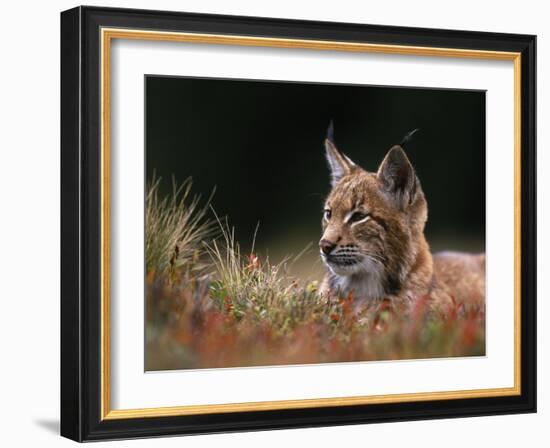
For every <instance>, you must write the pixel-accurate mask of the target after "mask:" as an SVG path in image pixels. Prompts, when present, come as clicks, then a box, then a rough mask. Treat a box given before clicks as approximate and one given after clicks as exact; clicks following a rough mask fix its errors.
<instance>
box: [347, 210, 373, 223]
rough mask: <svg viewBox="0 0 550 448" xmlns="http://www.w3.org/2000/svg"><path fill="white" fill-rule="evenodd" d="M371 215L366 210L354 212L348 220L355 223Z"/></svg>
mask: <svg viewBox="0 0 550 448" xmlns="http://www.w3.org/2000/svg"><path fill="white" fill-rule="evenodd" d="M368 217H369V214H368V213H365V212H353V213H352V214H351V215H350V217H349V218H348V222H349V223H350V224H353V223H354V222H359V221H364V220H366V219H367V218H368Z"/></svg>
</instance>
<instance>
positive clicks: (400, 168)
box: [376, 146, 417, 209]
mask: <svg viewBox="0 0 550 448" xmlns="http://www.w3.org/2000/svg"><path fill="white" fill-rule="evenodd" d="M376 175H377V177H378V180H379V181H380V183H381V184H382V188H383V189H384V190H385V191H386V192H387V193H389V194H390V195H391V196H392V197H393V198H394V200H395V202H396V205H397V207H398V208H400V209H405V208H406V207H407V206H409V205H410V204H412V202H413V201H414V199H415V197H416V189H417V179H416V173H415V171H414V168H413V166H412V164H411V162H410V161H409V159H408V157H407V155H406V154H405V151H403V148H401V146H394V147H393V148H391V149H390V150H389V151H388V153H387V154H386V157H384V160H383V161H382V163H381V164H380V167H379V168H378V173H377V174H376Z"/></svg>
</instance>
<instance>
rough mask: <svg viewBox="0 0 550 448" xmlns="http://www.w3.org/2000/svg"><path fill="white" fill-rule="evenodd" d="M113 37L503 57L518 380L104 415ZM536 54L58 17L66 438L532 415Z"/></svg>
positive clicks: (421, 34) (296, 29)
mask: <svg viewBox="0 0 550 448" xmlns="http://www.w3.org/2000/svg"><path fill="white" fill-rule="evenodd" d="M117 40H132V41H150V42H160V41H167V42H172V43H177V42H185V43H186V44H196V45H213V46H217V47H219V48H225V47H224V46H237V47H242V48H253V49H255V51H256V52H259V53H261V52H262V49H267V48H278V49H285V50H287V51H296V50H312V51H316V52H321V53H322V52H335V53H338V52H341V53H346V54H380V55H402V56H411V57H424V58H430V57H433V58H438V57H439V58H450V59H452V60H454V59H457V60H468V61H469V60H475V61H479V60H484V61H485V60H488V61H508V62H509V63H511V64H512V65H513V83H512V84H511V85H510V92H509V93H510V95H511V96H513V98H514V100H513V104H514V106H513V107H514V119H513V123H514V126H513V127H514V129H513V130H512V129H509V130H508V131H509V132H511V133H512V134H513V139H514V143H513V148H514V161H513V167H514V176H513V177H514V178H513V188H514V198H513V207H514V208H513V209H514V217H513V221H514V222H513V239H514V241H513V243H512V242H509V243H510V244H513V248H514V249H513V253H514V261H513V262H514V279H513V280H514V291H513V292H511V294H512V296H513V304H514V310H513V332H514V334H513V336H511V339H512V340H513V366H511V368H512V369H513V386H511V387H495V388H484V387H481V388H478V389H471V390H452V391H449V390H447V391H445V390H443V391H437V392H414V391H410V392H405V393H397V394H379V395H368V396H340V397H328V398H327V397H323V396H319V397H314V398H309V399H296V400H288V399H285V400H270V401H252V402H251V401H242V402H230V403H220V404H203V405H186V404H185V403H181V405H177V406H173V405H172V406H165V407H164V406H163V407H144V408H131V409H113V407H112V406H111V395H112V393H113V384H112V376H111V373H112V372H111V359H112V356H114V354H113V353H114V350H113V351H111V350H112V345H111V331H112V326H111V320H110V319H111V316H112V309H113V308H112V307H113V303H112V302H111V300H110V299H111V296H110V291H111V286H112V284H113V283H114V282H116V280H117V279H116V278H115V277H113V275H114V274H113V273H112V272H111V270H110V262H111V256H110V252H111V245H112V244H115V242H116V241H115V239H116V238H117V235H113V234H111V232H110V230H111V229H110V222H111V213H112V210H113V207H114V206H115V205H116V204H114V202H113V201H112V200H111V196H110V193H111V190H110V187H111V184H112V181H113V178H112V176H113V172H112V171H111V168H112V166H111V161H112V158H111V156H112V153H111V139H112V135H113V134H114V130H113V129H112V128H111V114H112V110H111V99H112V95H114V93H113V92H112V91H111V87H112V85H111V84H110V76H111V74H112V67H113V66H112V65H111V63H112V62H113V60H112V59H111V56H112V53H111V48H112V43H113V42H114V41H117ZM535 58H536V38H535V36H531V35H517V34H503V33H488V32H472V31H455V30H436V29H420V28H404V27H393V26H381V25H363V24H349V23H328V22H311V21H296V20H283V19H268V18H255V17H237V16H235V17H233V16H219V15H205V14H194V13H181V12H177V13H176V12H166V11H144V10H131V9H113V8H99V7H82V6H81V7H77V8H74V9H71V10H68V11H65V12H63V13H61V241H62V242H61V435H63V436H65V437H68V438H70V439H73V440H76V441H81V442H82V441H92V440H104V439H121V438H141V437H154V436H163V435H186V434H198V433H215V432H232V431H248V430H267V429H281V428H299V427H314V426H330V425H342V424H363V423H375V422H391V421H403V420H418V419H434V418H451V417H467V416H481V415H499V414H510V413H528V412H536V387H537V379H536V148H535V140H536V139H535V137H536V63H535ZM413 62H414V61H413ZM414 63H416V62H414ZM117 169H121V168H120V167H118V168H117ZM510 181H511V182H512V180H511V179H510ZM511 219H512V218H511ZM503 243H504V242H503ZM135 281H136V284H137V283H139V282H142V279H139V278H136V279H135ZM117 349H120V350H124V347H118V348H117ZM489 356H491V355H490V354H489ZM252 374H254V371H252ZM116 383H117V384H119V382H118V381H117V382H116ZM115 387H116V385H115Z"/></svg>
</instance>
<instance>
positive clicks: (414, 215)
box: [319, 138, 485, 307]
mask: <svg viewBox="0 0 550 448" xmlns="http://www.w3.org/2000/svg"><path fill="white" fill-rule="evenodd" d="M325 147H326V157H327V160H328V163H329V167H330V171H331V184H332V190H331V191H330V193H329V195H328V197H327V199H326V201H325V208H324V214H323V219H322V227H323V235H322V238H321V240H320V242H319V248H320V253H321V258H322V260H323V262H324V264H325V265H326V267H327V273H326V275H325V278H324V280H323V283H322V285H321V291H322V292H323V293H325V294H337V295H346V296H347V295H349V294H352V295H353V297H354V300H356V301H365V300H366V301H372V300H380V299H391V300H400V301H406V302H414V301H415V300H417V299H419V298H426V297H428V298H429V300H430V302H431V303H432V304H433V305H436V306H440V307H445V306H449V305H451V304H456V303H460V304H464V306H467V307H470V306H482V305H483V302H484V299H485V256H484V255H470V254H463V253H451V252H449V253H444V254H439V255H434V256H432V254H431V252H430V247H429V245H428V242H427V241H426V238H425V236H424V226H425V224H426V220H427V218H428V206H427V203H426V198H425V196H424V193H423V191H422V188H421V185H420V181H419V179H418V177H417V175H416V173H415V170H414V168H413V166H412V164H411V163H410V161H409V159H408V157H407V156H406V154H405V152H404V150H403V148H402V147H401V146H394V147H392V148H391V149H390V150H389V152H388V153H387V155H386V156H385V158H384V160H383V161H382V163H381V164H380V166H379V168H378V170H377V172H367V171H365V170H364V169H362V168H361V167H359V166H358V165H356V164H355V163H354V162H353V161H352V160H350V159H349V158H348V157H347V156H345V155H344V154H342V153H341V152H340V151H339V150H338V149H337V148H336V146H335V145H334V143H333V142H332V140H331V138H327V140H326V141H325Z"/></svg>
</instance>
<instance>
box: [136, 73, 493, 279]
mask: <svg viewBox="0 0 550 448" xmlns="http://www.w3.org/2000/svg"><path fill="white" fill-rule="evenodd" d="M146 102H147V103H146V145H147V146H146V166H147V178H148V180H150V179H151V177H152V175H153V172H155V173H156V175H157V177H158V176H160V177H161V178H162V179H163V191H165V192H169V191H170V186H171V178H172V176H175V178H176V180H177V181H179V182H181V181H183V180H184V179H186V178H187V177H189V176H192V178H193V191H194V192H195V193H197V194H201V195H202V197H203V198H206V197H208V195H209V194H210V192H211V191H212V189H213V188H214V187H216V193H215V195H214V198H213V201H212V204H213V207H214V209H215V210H216V212H217V214H218V215H220V216H227V217H228V218H229V222H230V224H231V225H232V226H235V233H236V237H237V240H238V241H239V242H240V244H241V247H242V249H243V250H244V251H247V250H249V249H250V243H251V242H252V238H253V234H254V229H255V227H256V225H257V223H258V222H259V223H260V226H259V232H258V237H257V240H256V247H257V250H258V251H259V252H260V253H261V254H263V255H265V254H266V253H268V254H269V255H270V257H271V258H272V259H273V258H275V259H280V258H281V257H283V256H285V255H287V254H291V253H292V254H296V253H298V252H300V251H301V250H302V249H304V248H305V247H306V246H307V245H308V244H309V243H311V249H310V250H309V251H308V253H307V254H306V255H305V256H304V257H303V258H302V259H301V260H302V261H301V264H300V263H299V267H298V268H297V271H299V273H300V275H305V276H308V277H318V276H319V275H320V272H322V268H321V265H320V263H319V261H318V255H317V254H318V251H317V247H316V244H317V241H318V240H319V238H320V234H321V230H320V220H321V210H322V207H323V200H324V198H325V196H326V194H327V193H328V191H329V189H330V186H329V172H328V167H327V164H326V161H325V158H324V146H323V141H324V138H325V135H326V130H327V126H328V123H329V122H330V120H331V119H332V120H333V121H334V126H335V134H334V136H335V140H336V144H337V146H338V148H339V149H340V150H341V151H342V152H344V153H346V154H347V155H348V156H349V157H350V158H351V159H353V160H354V161H355V162H356V163H357V164H359V165H361V166H362V167H363V168H365V169H367V170H368V171H376V169H377V167H378V164H379V163H380V161H381V160H382V158H383V157H384V155H385V153H386V152H387V150H388V149H389V148H390V147H391V146H392V145H394V144H398V143H399V142H400V141H401V140H402V138H403V136H404V135H405V134H406V133H407V132H409V131H410V130H412V129H414V128H420V131H419V132H418V133H417V134H416V135H415V136H414V138H413V139H412V141H411V142H410V143H409V144H408V145H406V147H405V150H406V152H407V154H408V155H409V158H410V159H411V161H412V163H413V165H414V166H415V168H416V170H417V174H418V176H419V178H420V182H421V184H422V187H423V189H424V193H425V194H426V198H427V200H428V208H429V219H428V223H427V226H426V235H427V238H428V241H429V242H430V244H431V246H432V249H433V250H434V251H437V250H464V251H475V252H481V251H484V235H485V92H482V91H464V90H454V89H453V90H450V89H424V88H403V87H376V86H374V87H371V86H357V85H342V84H337V85H334V84H314V83H291V82H267V81H249V80H246V81H245V80H242V81H240V80H220V79H197V78H180V77H154V76H147V77H146Z"/></svg>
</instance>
